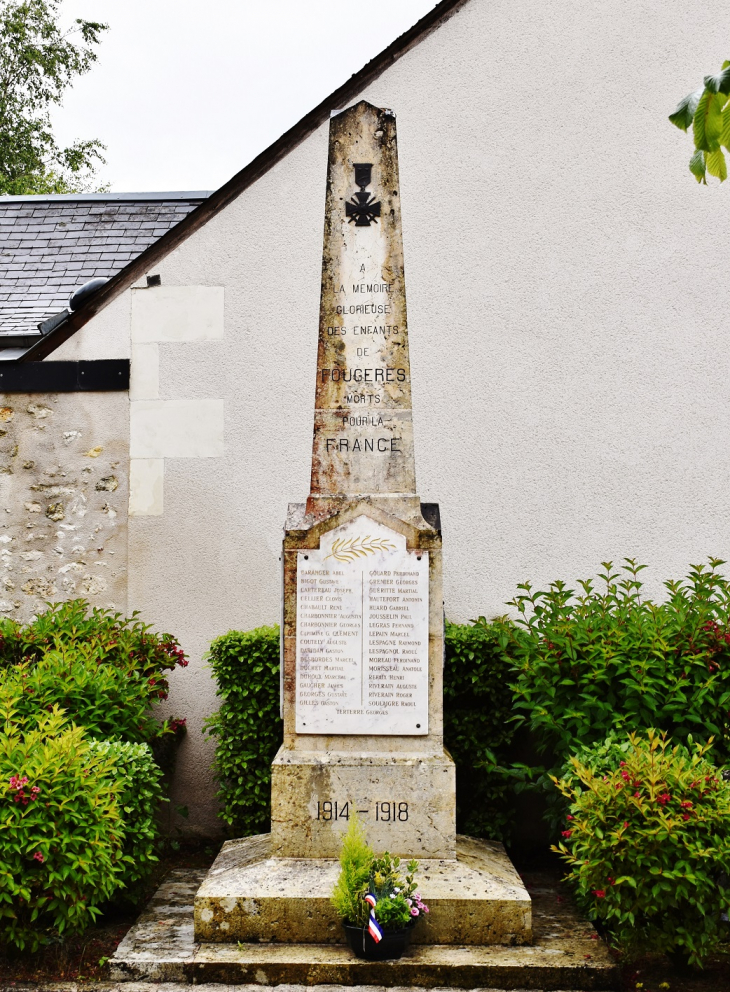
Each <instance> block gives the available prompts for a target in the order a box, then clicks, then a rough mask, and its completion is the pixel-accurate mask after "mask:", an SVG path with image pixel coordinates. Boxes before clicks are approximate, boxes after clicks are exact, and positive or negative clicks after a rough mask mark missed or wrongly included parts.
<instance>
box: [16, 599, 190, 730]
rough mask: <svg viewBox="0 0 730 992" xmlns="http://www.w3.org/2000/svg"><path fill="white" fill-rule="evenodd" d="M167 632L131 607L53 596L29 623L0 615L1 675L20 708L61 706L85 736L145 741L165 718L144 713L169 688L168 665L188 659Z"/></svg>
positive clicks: (25, 710)
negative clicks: (92, 605) (14, 687)
mask: <svg viewBox="0 0 730 992" xmlns="http://www.w3.org/2000/svg"><path fill="white" fill-rule="evenodd" d="M187 663H188V662H187V659H186V658H185V654H184V652H183V651H182V649H181V648H180V646H179V644H178V643H177V641H176V640H175V638H173V637H172V636H171V635H170V634H156V633H153V632H151V631H150V628H149V627H148V626H146V625H145V624H143V623H142V622H141V621H140V620H139V619H138V615H137V614H136V613H134V614H132V617H131V618H128V619H125V618H124V617H122V615H121V614H120V613H112V612H110V611H109V610H100V609H94V610H92V611H91V612H90V613H89V605H88V603H86V602H85V601H84V600H80V599H78V600H72V601H70V602H67V603H58V604H56V605H54V606H51V607H49V609H48V610H47V611H46V612H45V613H42V614H40V616H38V618H37V619H36V620H34V621H33V622H32V623H29V624H20V623H17V622H16V621H13V620H8V619H0V679H2V680H3V681H10V682H12V683H14V682H17V681H18V680H20V681H22V684H23V686H24V692H23V695H22V699H20V700H19V702H18V711H19V713H20V714H21V715H23V714H28V715H30V714H32V713H34V712H35V713H40V712H42V711H46V710H48V709H49V707H52V706H55V705H57V706H60V707H61V708H62V709H63V710H65V712H66V714H67V715H68V716H69V718H70V719H72V720H73V721H74V723H76V724H77V725H79V726H82V727H84V728H86V730H87V731H88V734H89V735H90V736H92V737H99V738H106V737H121V738H122V739H124V740H129V741H145V740H151V739H153V738H154V737H156V736H157V735H158V734H159V733H160V732H161V731H164V730H166V729H167V725H163V726H162V727H161V726H160V724H159V723H158V722H157V721H156V720H154V719H153V717H152V716H151V713H150V707H152V706H153V705H154V704H155V703H156V702H158V700H160V699H166V698H167V694H168V681H167V673H168V672H169V671H170V670H171V669H173V668H174V667H175V665H182V666H185V665H187Z"/></svg>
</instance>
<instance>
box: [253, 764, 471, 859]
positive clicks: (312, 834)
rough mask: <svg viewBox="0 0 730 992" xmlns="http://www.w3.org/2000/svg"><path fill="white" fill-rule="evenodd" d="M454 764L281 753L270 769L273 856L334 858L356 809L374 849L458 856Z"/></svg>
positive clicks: (435, 856)
mask: <svg viewBox="0 0 730 992" xmlns="http://www.w3.org/2000/svg"><path fill="white" fill-rule="evenodd" d="M454 789H455V780H454V763H453V761H452V760H451V758H449V757H448V756H447V755H446V754H445V753H444V754H442V755H441V756H438V755H430V754H421V753H418V752H416V753H414V754H408V753H394V754H384V753H383V752H382V751H365V752H361V753H360V754H353V753H352V752H351V751H344V752H342V751H325V752H305V753H302V752H300V751H290V750H287V749H286V748H283V747H282V748H281V749H280V750H279V753H278V754H277V756H276V758H275V759H274V763H273V765H272V766H271V854H272V855H274V856H277V857H285V858H297V857H301V856H302V852H303V851H304V852H307V856H311V857H313V858H336V857H339V853H340V846H341V842H342V836H343V835H344V833H345V831H346V830H347V825H348V822H349V819H348V818H349V816H350V814H351V812H352V811H356V812H357V814H358V816H359V817H360V821H361V822H362V824H363V826H364V827H365V830H366V833H367V836H368V841H369V843H370V845H371V847H373V849H374V850H377V851H390V852H391V854H397V855H400V856H404V857H412V856H413V855H414V852H416V851H417V852H419V853H418V856H419V857H422V858H454V857H455V856H456V829H455V798H454Z"/></svg>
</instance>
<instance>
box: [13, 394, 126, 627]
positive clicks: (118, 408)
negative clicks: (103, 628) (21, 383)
mask: <svg viewBox="0 0 730 992" xmlns="http://www.w3.org/2000/svg"><path fill="white" fill-rule="evenodd" d="M128 421H129V401H128V399H127V396H126V394H125V393H115V392H109V393H93V392H89V393H84V392H81V393H58V394H51V393H49V394H41V395H39V394H35V393H12V394H10V393H9V394H0V616H9V617H12V618H13V619H16V620H20V621H28V620H29V619H30V618H31V617H32V616H34V615H35V614H37V613H39V612H41V611H42V610H44V609H45V608H46V607H45V601H46V600H55V601H58V600H64V599H74V598H77V597H82V598H84V599H87V600H88V601H89V602H90V603H91V604H92V606H102V607H111V608H113V609H118V610H121V611H126V608H127V496H128V494H127V485H126V472H125V471H123V468H124V466H125V465H126V463H127V459H128V457H129V432H128ZM111 480H113V484H112V481H111Z"/></svg>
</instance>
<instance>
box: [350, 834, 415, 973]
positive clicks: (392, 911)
mask: <svg viewBox="0 0 730 992" xmlns="http://www.w3.org/2000/svg"><path fill="white" fill-rule="evenodd" d="M340 868H341V871H340V876H339V878H338V879H337V883H336V885H335V888H334V891H333V893H332V903H333V905H334V907H335V909H336V910H337V912H338V914H339V915H340V917H341V919H342V923H343V926H344V928H345V935H346V937H347V942H348V944H349V945H350V947H351V949H352V950H353V951H354V953H355V954H356V955H357V956H358V957H359V958H366V959H367V960H369V961H384V960H386V959H388V958H399V957H400V956H401V955H402V954H403V951H404V950H405V949H406V947H407V946H408V943H409V941H410V939H411V935H412V933H413V928H414V927H415V925H416V923H417V922H418V920H419V919H420V917H421V916H423V915H424V914H426V913H428V906H427V905H426V904H425V903H424V902H423V900H422V899H421V895H420V893H419V892H418V891H417V890H416V883H415V881H414V878H415V874H416V872H417V871H418V862H417V861H409V862H408V864H407V865H406V868H405V875H403V874H402V873H401V861H400V858H393V857H391V856H390V854H389V853H388V852H387V851H386V852H385V853H384V854H383V856H382V857H380V858H376V857H375V855H374V853H373V851H372V850H371V848H370V847H369V846H368V844H367V841H366V840H365V835H364V833H363V830H362V827H361V825H360V823H359V821H358V819H357V816H351V817H350V823H349V825H348V829H347V833H346V834H345V836H344V838H343V841H342V851H341V853H340Z"/></svg>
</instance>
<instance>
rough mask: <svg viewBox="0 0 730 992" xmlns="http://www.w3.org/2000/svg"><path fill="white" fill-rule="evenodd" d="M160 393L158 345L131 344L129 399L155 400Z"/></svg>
mask: <svg viewBox="0 0 730 992" xmlns="http://www.w3.org/2000/svg"><path fill="white" fill-rule="evenodd" d="M159 395H160V347H159V345H157V344H148V343H142V344H139V343H137V344H133V345H132V362H131V366H130V379H129V398H130V400H133V401H134V400H156V399H157V398H158V397H159Z"/></svg>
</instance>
